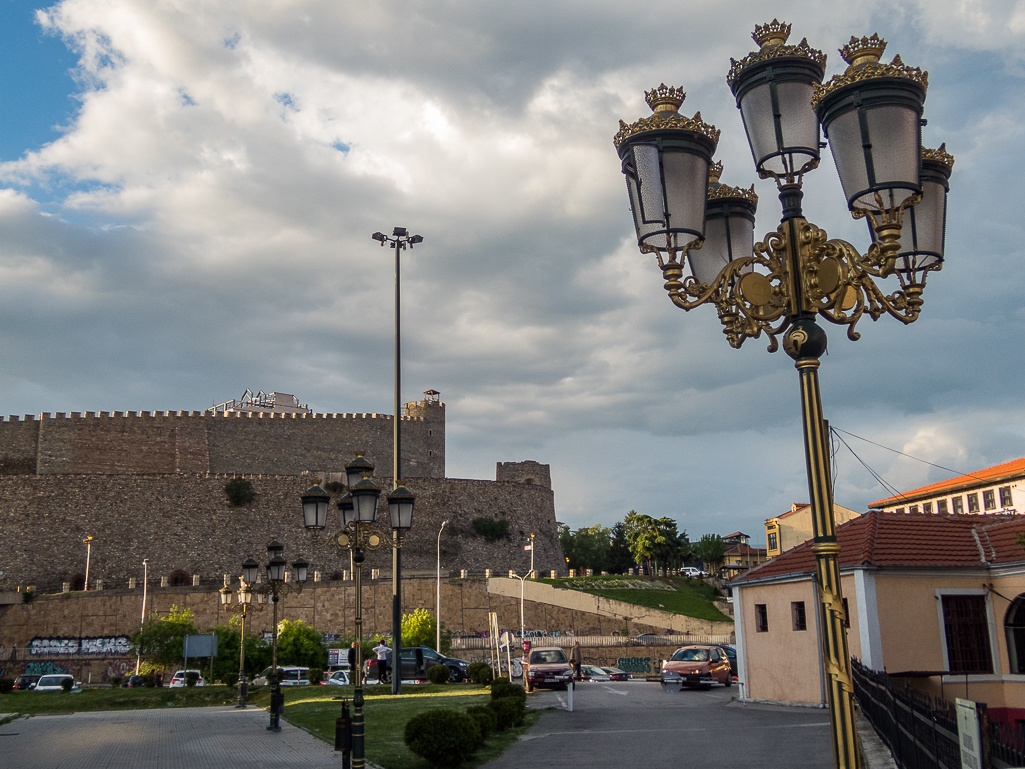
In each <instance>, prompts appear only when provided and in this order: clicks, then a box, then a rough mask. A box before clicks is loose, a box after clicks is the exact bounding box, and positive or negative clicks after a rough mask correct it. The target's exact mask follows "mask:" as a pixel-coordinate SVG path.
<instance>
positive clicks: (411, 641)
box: [402, 609, 441, 651]
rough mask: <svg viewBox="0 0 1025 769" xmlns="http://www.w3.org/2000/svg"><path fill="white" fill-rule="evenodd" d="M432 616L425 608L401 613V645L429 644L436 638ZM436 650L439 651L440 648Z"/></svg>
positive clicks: (435, 627)
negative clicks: (409, 612)
mask: <svg viewBox="0 0 1025 769" xmlns="http://www.w3.org/2000/svg"><path fill="white" fill-rule="evenodd" d="M437 627H438V626H437V625H436V624H435V622H434V616H433V615H432V614H431V613H430V612H429V611H427V609H417V610H415V611H414V612H413V613H412V614H403V615H402V645H403V646H410V647H412V646H429V645H430V644H432V643H435V641H436V639H437V632H438V631H437ZM437 651H441V650H440V649H439V650H437Z"/></svg>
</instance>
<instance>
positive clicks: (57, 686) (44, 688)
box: [32, 674, 82, 692]
mask: <svg viewBox="0 0 1025 769" xmlns="http://www.w3.org/2000/svg"><path fill="white" fill-rule="evenodd" d="M63 681H71V691H79V692H80V691H82V684H80V683H77V682H76V681H75V678H74V676H69V675H66V674H55V675H49V676H43V677H42V678H40V679H39V680H38V681H36V683H35V684H34V685H33V686H32V691H35V692H62V691H64V686H63V684H62V682H63Z"/></svg>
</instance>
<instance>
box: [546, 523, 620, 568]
mask: <svg viewBox="0 0 1025 769" xmlns="http://www.w3.org/2000/svg"><path fill="white" fill-rule="evenodd" d="M611 541H612V529H610V528H608V527H607V526H602V525H601V524H598V525H595V526H590V527H585V528H582V529H577V530H576V531H571V530H570V528H569V526H567V525H566V524H560V526H559V543H560V544H561V545H562V554H563V556H565V558H566V559H567V561H566V563H567V565H568V566H569V568H571V569H591V570H593V571H596V572H601V571H608V560H609V547H610V544H611Z"/></svg>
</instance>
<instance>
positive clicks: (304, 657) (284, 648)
mask: <svg viewBox="0 0 1025 769" xmlns="http://www.w3.org/2000/svg"><path fill="white" fill-rule="evenodd" d="M278 665H302V666H303V667H308V668H320V669H321V670H323V669H325V668H327V647H326V646H324V636H323V634H321V633H318V632H317V631H316V630H314V629H313V628H312V627H310V626H309V625H306V624H304V623H303V621H302V620H301V619H300V620H295V621H294V622H293V621H292V620H287V619H286V620H282V621H281V622H280V623H279V624H278Z"/></svg>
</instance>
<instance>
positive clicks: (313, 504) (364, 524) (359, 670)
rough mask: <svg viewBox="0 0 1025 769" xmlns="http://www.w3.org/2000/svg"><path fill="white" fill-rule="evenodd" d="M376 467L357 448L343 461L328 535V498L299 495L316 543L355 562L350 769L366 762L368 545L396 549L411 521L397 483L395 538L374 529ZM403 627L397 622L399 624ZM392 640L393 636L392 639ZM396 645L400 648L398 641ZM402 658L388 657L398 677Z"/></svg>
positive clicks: (406, 494)
mask: <svg viewBox="0 0 1025 769" xmlns="http://www.w3.org/2000/svg"><path fill="white" fill-rule="evenodd" d="M373 473H374V466H373V465H372V464H371V463H370V462H369V461H368V460H367V459H366V458H365V457H364V456H363V452H357V453H356V458H355V459H354V460H352V461H351V462H350V463H349V464H348V465H346V466H345V475H346V480H347V483H348V487H349V491H348V493H346V494H345V495H344V496H343V497H342V498H341V500H340V501H339V502H338V510H339V514H340V516H339V517H340V518H341V524H342V527H341V528H340V529H338V530H337V531H335V532H334V533H333V534H330V535H328V536H322V535H321V534H320V532H321V531H323V530H324V528H325V527H326V526H327V508H328V503H329V502H330V501H331V497H330V496H329V495H328V493H327V492H326V491H324V489H322V488H320V487H319V486H311V487H310V488H308V489H307V490H306V493H305V494H303V496H302V507H303V523H304V525H305V527H306V529H307V530H308V531H311V532H313V536H312V539H313V546H314V547H333V548H335V549H336V550H337V551H338V552H340V553H344V552H350V553H351V554H352V561H353V563H354V564H355V569H354V570H353V571H354V574H353V578H354V580H355V583H356V584H355V588H356V598H355V601H354V604H355V605H354V611H355V619H354V622H353V624H354V626H355V631H356V670H355V671H353V672H354V673H355V676H356V677H355V679H354V684H355V690H354V691H353V697H352V769H363V767H365V766H366V757H365V748H364V735H365V721H364V718H363V703H364V699H363V561H364V559H365V558H366V552H367V551H368V550H377V549H378V548H380V547H384V546H390V547H392V548H394V549H395V550H398V549H399V548H401V547H402V534H403V532H404V531H405V530H406V529H409V528H410V527H411V526H412V525H413V504H414V502H415V497H414V495H413V494H412V493H411V492H410V491H409V490H408V489H406V488H405V487H403V486H398V487H397V488H395V489H394V490H393V491H392V492H391V494H389V495H388V512H389V514H390V517H391V525H392V531H393V535H394V538H392V537H389V536H388V535H387V534H386V533H385V532H383V531H381V530H380V529H377V528H376V527H375V526H374V522H375V521H376V519H377V502H378V499H379V498H380V495H381V489H380V488H378V487H377V486H376V485H374V483H373V482H372V481H371V480H370V477H371V476H372V475H373ZM399 630H400V631H401V627H400V628H399ZM393 640H394V639H393ZM394 648H400V647H399V646H398V645H397V644H396V646H395V647H394ZM401 675H402V659H401V657H393V659H392V679H393V680H394V679H395V677H397V676H398V677H401Z"/></svg>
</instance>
